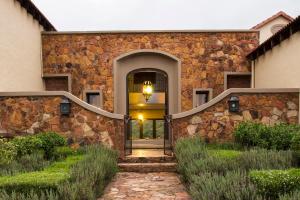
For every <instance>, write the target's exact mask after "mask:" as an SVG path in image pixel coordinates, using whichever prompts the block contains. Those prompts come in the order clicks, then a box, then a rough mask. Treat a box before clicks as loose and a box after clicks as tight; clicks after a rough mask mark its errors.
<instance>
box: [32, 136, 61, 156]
mask: <svg viewBox="0 0 300 200" xmlns="http://www.w3.org/2000/svg"><path fill="white" fill-rule="evenodd" d="M36 137H37V138H38V139H40V140H41V148H42V149H43V150H44V152H45V157H46V158H47V159H50V158H51V157H52V156H53V152H54V148H55V147H59V146H65V145H66V140H65V138H64V137H62V136H60V135H59V134H57V133H55V132H45V133H39V134H38V135H36Z"/></svg>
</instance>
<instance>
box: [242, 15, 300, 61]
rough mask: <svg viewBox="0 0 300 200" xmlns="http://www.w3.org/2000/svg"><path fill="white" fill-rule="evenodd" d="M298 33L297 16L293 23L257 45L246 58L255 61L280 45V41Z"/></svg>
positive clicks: (299, 26)
mask: <svg viewBox="0 0 300 200" xmlns="http://www.w3.org/2000/svg"><path fill="white" fill-rule="evenodd" d="M298 31H300V16H298V17H297V18H296V19H295V20H294V21H292V22H291V23H289V24H288V25H286V26H285V27H284V28H282V29H281V30H280V31H278V32H277V33H275V34H274V35H273V36H272V37H270V38H269V39H268V40H266V41H265V42H264V43H262V44H261V45H259V46H258V47H257V48H256V49H254V50H253V51H252V52H251V53H249V54H248V55H247V58H249V59H251V60H255V59H256V58H258V57H259V56H261V55H263V54H265V53H266V52H267V51H269V50H271V49H272V48H273V47H275V46H277V45H278V44H280V43H281V42H282V41H284V40H286V39H288V38H290V37H291V36H292V35H293V34H294V33H297V32H298Z"/></svg>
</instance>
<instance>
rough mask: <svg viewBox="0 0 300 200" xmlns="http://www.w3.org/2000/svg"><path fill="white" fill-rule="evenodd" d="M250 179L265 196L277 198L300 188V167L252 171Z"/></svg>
mask: <svg viewBox="0 0 300 200" xmlns="http://www.w3.org/2000/svg"><path fill="white" fill-rule="evenodd" d="M250 179H251V181H252V182H253V183H254V184H255V185H256V187H257V189H258V191H259V192H260V193H261V194H262V195H263V196H265V197H268V198H277V197H278V196H279V195H280V194H286V193H290V192H292V191H294V190H295V189H297V188H298V189H299V188H300V169H290V170H264V171H251V172H250Z"/></svg>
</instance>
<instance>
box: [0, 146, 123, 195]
mask: <svg viewBox="0 0 300 200" xmlns="http://www.w3.org/2000/svg"><path fill="white" fill-rule="evenodd" d="M62 151H63V152H69V151H67V150H66V149H64V150H62ZM78 152H79V153H80V154H82V155H71V156H68V157H67V158H66V160H64V161H60V162H55V163H53V164H52V165H51V166H49V167H47V168H45V169H44V170H43V171H39V172H31V173H24V174H18V175H16V176H6V177H0V199H2V198H3V199H13V200H15V199H16V200H35V199H38V200H42V199H43V200H44V199H47V200H58V199H59V200H94V199H97V197H99V196H100V195H101V194H102V193H103V190H104V188H105V186H106V184H107V183H108V182H109V181H110V180H111V178H112V177H113V176H114V175H115V173H116V172H117V169H118V168H117V158H118V155H117V153H116V152H115V151H112V150H111V149H108V148H106V147H104V146H90V147H85V148H84V149H83V150H79V151H78ZM77 154H78V153H77Z"/></svg>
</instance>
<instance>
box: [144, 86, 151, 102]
mask: <svg viewBox="0 0 300 200" xmlns="http://www.w3.org/2000/svg"><path fill="white" fill-rule="evenodd" d="M152 93H153V86H152V83H151V81H145V82H144V86H143V95H144V97H145V99H146V101H148V100H149V99H150V97H151V96H152Z"/></svg>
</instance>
